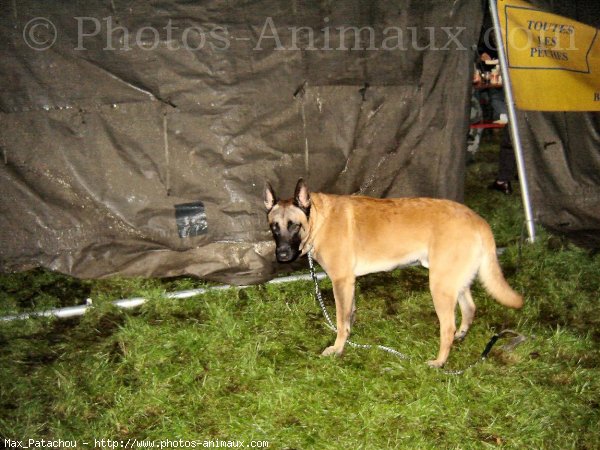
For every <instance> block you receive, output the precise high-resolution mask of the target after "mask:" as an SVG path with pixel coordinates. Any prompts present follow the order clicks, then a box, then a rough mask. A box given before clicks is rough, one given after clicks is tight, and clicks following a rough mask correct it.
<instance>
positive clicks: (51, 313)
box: [0, 272, 327, 322]
mask: <svg viewBox="0 0 600 450" xmlns="http://www.w3.org/2000/svg"><path fill="white" fill-rule="evenodd" d="M316 275H317V279H319V280H322V279H324V278H327V274H325V272H319V273H317V274H316ZM310 280H311V277H310V274H305V275H291V276H288V277H280V278H274V279H272V280H270V281H268V282H267V283H266V284H282V283H291V282H294V281H310ZM247 287H249V286H232V285H230V284H224V285H221V286H212V287H207V288H198V289H188V290H185V291H176V292H169V293H167V294H165V295H164V296H163V297H164V298H169V299H176V300H178V299H184V298H190V297H194V296H196V295H202V294H206V293H207V292H214V291H225V290H227V289H245V288H247ZM147 301H148V299H147V298H145V297H133V298H122V299H119V300H114V301H113V302H111V303H112V304H113V305H115V306H116V307H118V308H123V309H132V308H137V307H138V306H141V305H143V304H144V303H146V302H147ZM92 307H93V304H92V301H91V299H88V300H87V302H86V304H85V305H78V306H68V307H65V308H55V309H48V310H46V311H34V312H28V313H22V314H14V315H10V316H4V317H0V322H7V321H11V320H21V319H30V318H32V317H57V318H60V319H68V318H70V317H78V316H82V315H83V314H85V312H86V311H87V310H88V309H90V308H92Z"/></svg>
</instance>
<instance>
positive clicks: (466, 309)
mask: <svg viewBox="0 0 600 450" xmlns="http://www.w3.org/2000/svg"><path fill="white" fill-rule="evenodd" d="M458 305H459V306H460V314H461V316H462V318H461V322H460V328H459V329H458V331H457V332H456V333H455V334H454V340H455V341H460V340H462V339H464V338H465V336H466V335H467V331H469V327H470V326H471V324H472V323H473V318H474V317H475V303H474V302H473V297H472V296H471V289H470V288H469V287H466V288H465V289H464V290H463V291H462V292H461V293H460V295H459V296H458Z"/></svg>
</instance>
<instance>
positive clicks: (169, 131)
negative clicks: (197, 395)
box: [0, 0, 482, 283]
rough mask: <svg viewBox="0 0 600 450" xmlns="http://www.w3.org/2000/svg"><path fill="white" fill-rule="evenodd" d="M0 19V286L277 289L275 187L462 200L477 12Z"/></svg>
mask: <svg viewBox="0 0 600 450" xmlns="http://www.w3.org/2000/svg"><path fill="white" fill-rule="evenodd" d="M1 8H2V9H3V12H2V15H1V17H0V46H1V49H0V61H1V62H0V67H1V69H0V80H1V81H0V86H1V89H0V111H1V113H0V114H1V115H0V122H1V126H2V135H1V141H0V145H1V147H2V157H3V161H2V164H0V177H1V179H2V187H3V193H2V196H0V207H1V208H2V216H1V218H0V239H1V240H2V245H1V246H0V260H1V269H2V270H4V271H10V270H22V269H26V268H29V267H33V266H38V265H41V266H44V267H48V268H50V269H53V270H58V271H61V272H65V273H69V274H72V275H75V276H78V277H103V276H109V275H114V274H119V275H126V276H128V275H141V276H160V277H164V276H174V275H181V274H193V275H198V276H201V277H204V278H208V279H215V280H226V281H228V282H234V283H247V282H254V281H259V280H264V279H267V278H269V277H271V276H273V273H274V264H273V247H272V244H271V239H270V236H269V234H268V230H267V227H266V222H265V215H264V211H263V209H262V188H263V184H264V181H265V180H266V179H268V180H270V181H271V182H272V183H273V185H275V186H277V188H278V189H280V190H281V191H282V192H288V193H289V192H290V191H291V189H292V188H293V185H294V183H295V181H296V180H297V178H298V177H299V176H304V177H305V178H307V179H308V180H309V183H310V185H311V187H312V188H313V189H315V190H326V191H329V192H337V193H356V192H360V193H365V194H369V195H374V196H391V195H429V196H435V197H446V198H452V199H457V200H461V199H462V196H463V176H464V147H465V136H466V127H467V121H466V120H465V117H466V111H467V106H468V100H469V91H470V66H471V61H472V57H473V53H472V46H473V45H474V44H475V43H476V42H477V37H478V34H479V29H480V25H481V17H482V5H481V4H480V2H479V1H475V0H470V1H461V2H447V1H441V0H440V1H432V2H412V1H402V2H387V1H374V2H362V1H359V0H355V1H351V0H347V1H339V2H329V1H305V2H302V1H279V0H277V1H275V0H263V1H257V2H244V1H230V2H220V1H207V2H197V3H191V2H177V1H171V0H165V1H163V2H160V3H156V2H147V1H141V0H140V1H119V0H115V1H111V2H106V1H90V2H83V3H82V2H74V1H73V2H71V1H66V2H38V1H34V0H25V1H19V2H4V3H3V4H2V6H1ZM300 27H304V28H300ZM339 27H355V28H354V29H350V30H349V31H347V32H345V33H341V32H340V31H339ZM363 27H365V28H364V29H362V30H361V28H363ZM293 29H296V34H295V35H294V32H293ZM311 30H312V31H311ZM311 32H312V33H314V34H310V33H311ZM372 33H373V34H372ZM386 33H387V34H386ZM394 33H395V35H396V37H395V40H394ZM386 37H387V38H390V39H388V40H387V41H384V39H385V38H386ZM294 39H296V41H294ZM46 46H47V48H45V49H41V48H36V47H46ZM371 47H374V48H371Z"/></svg>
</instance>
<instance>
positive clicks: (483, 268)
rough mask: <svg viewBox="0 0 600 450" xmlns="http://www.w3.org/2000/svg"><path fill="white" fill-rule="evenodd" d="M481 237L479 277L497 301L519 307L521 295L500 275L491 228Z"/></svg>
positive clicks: (520, 305) (521, 300)
mask: <svg viewBox="0 0 600 450" xmlns="http://www.w3.org/2000/svg"><path fill="white" fill-rule="evenodd" d="M482 239H483V258H482V259H481V265H480V267H479V279H480V280H481V282H482V283H483V286H484V287H485V289H486V290H487V291H488V292H489V294H490V295H491V296H492V297H494V299H496V301H497V302H498V303H500V304H501V305H504V306H508V307H509V308H516V309H519V308H521V307H522V306H523V297H522V296H521V295H520V294H518V293H517V292H515V291H514V290H513V289H512V288H511V287H510V286H509V285H508V283H507V282H506V280H505V279H504V275H502V269H501V268H500V264H499V263H498V257H497V256H496V243H495V242H494V236H493V234H492V232H491V230H489V233H485V235H483V236H482Z"/></svg>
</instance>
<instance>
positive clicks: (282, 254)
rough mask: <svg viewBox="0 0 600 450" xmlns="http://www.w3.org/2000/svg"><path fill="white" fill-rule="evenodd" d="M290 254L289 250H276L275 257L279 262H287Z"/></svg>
mask: <svg viewBox="0 0 600 450" xmlns="http://www.w3.org/2000/svg"><path fill="white" fill-rule="evenodd" d="M291 255H292V252H291V251H290V250H289V249H285V248H284V249H277V252H276V256H277V260H279V261H287V260H288V259H290V256H291Z"/></svg>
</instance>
